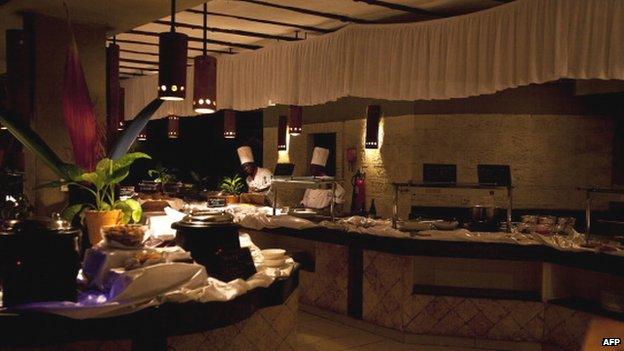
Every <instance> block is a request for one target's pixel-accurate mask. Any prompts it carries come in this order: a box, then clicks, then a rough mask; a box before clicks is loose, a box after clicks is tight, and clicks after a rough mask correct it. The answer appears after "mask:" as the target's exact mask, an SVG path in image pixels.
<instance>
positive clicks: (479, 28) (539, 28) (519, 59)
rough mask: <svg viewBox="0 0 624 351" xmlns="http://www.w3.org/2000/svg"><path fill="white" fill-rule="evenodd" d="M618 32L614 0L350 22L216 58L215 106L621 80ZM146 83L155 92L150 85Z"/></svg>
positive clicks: (537, 0) (620, 9)
mask: <svg viewBox="0 0 624 351" xmlns="http://www.w3.org/2000/svg"><path fill="white" fill-rule="evenodd" d="M623 38H624V1H623V0H517V1H514V2H512V3H509V4H505V5H501V6H498V7H495V8H492V9H489V10H485V11H481V12H477V13H473V14H469V15H464V16H458V17H451V18H447V19H440V20H433V21H426V22H418V23H408V24H387V25H350V26H347V27H345V28H343V29H341V30H339V31H336V32H334V33H330V34H326V35H323V36H320V37H316V38H311V39H307V40H303V41H299V42H280V43H276V44H274V45H271V46H267V47H265V48H263V49H260V50H257V51H249V52H243V53H240V54H237V55H232V56H226V55H223V56H221V57H219V59H218V73H217V80H218V81H217V104H218V107H219V108H220V109H223V108H232V109H235V110H250V109H256V108H262V107H266V106H267V105H268V104H269V101H272V102H277V103H280V104H292V105H315V104H321V103H324V102H327V101H333V100H336V99H338V98H341V97H345V96H357V97H367V98H379V99H388V100H429V99H450V98H461V97H468V96H474V95H481V94H491V93H494V92H496V91H500V90H503V89H506V88H511V87H516V86H520V85H527V84H531V83H543V82H547V81H553V80H557V79H561V78H574V79H624V40H623ZM140 79H141V78H140ZM148 87H149V88H151V90H153V95H154V96H155V94H156V90H155V89H156V84H155V83H154V84H151V82H150V84H148ZM132 90H133V91H132V92H130V94H129V91H128V90H126V96H129V95H130V96H131V99H134V96H133V94H134V93H135V92H134V89H132ZM140 94H141V93H139V95H140ZM187 100H188V99H187ZM185 103H189V104H190V101H185ZM128 107H129V106H128V105H126V108H128ZM127 110H128V111H133V109H127Z"/></svg>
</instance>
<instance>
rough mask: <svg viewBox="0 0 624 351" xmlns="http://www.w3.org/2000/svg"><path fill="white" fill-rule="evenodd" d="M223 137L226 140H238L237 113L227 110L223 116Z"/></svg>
mask: <svg viewBox="0 0 624 351" xmlns="http://www.w3.org/2000/svg"><path fill="white" fill-rule="evenodd" d="M223 137H224V138H226V139H234V138H236V112H235V111H232V110H226V111H225V113H224V114H223Z"/></svg>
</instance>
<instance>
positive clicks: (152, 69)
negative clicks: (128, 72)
mask: <svg viewBox="0 0 624 351" xmlns="http://www.w3.org/2000/svg"><path fill="white" fill-rule="evenodd" d="M119 69H120V70H122V69H134V70H137V71H150V72H158V68H145V67H137V66H126V65H119Z"/></svg>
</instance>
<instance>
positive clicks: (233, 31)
mask: <svg viewBox="0 0 624 351" xmlns="http://www.w3.org/2000/svg"><path fill="white" fill-rule="evenodd" d="M154 23H156V24H163V25H166V26H169V25H170V22H169V21H162V20H157V21H154ZM176 27H180V28H189V29H199V30H203V29H204V27H202V26H199V25H196V24H190V23H184V22H180V21H177V22H176ZM207 30H208V31H209V32H215V33H225V34H232V35H240V36H244V37H254V38H261V39H271V40H284V41H296V40H301V38H295V37H287V36H284V35H273V34H266V33H258V32H248V31H246V30H238V29H225V28H216V27H207Z"/></svg>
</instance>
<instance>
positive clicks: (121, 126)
mask: <svg viewBox="0 0 624 351" xmlns="http://www.w3.org/2000/svg"><path fill="white" fill-rule="evenodd" d="M125 128H126V122H124V121H119V122H117V131H118V132H122V131H123V130H124V129H125Z"/></svg>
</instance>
